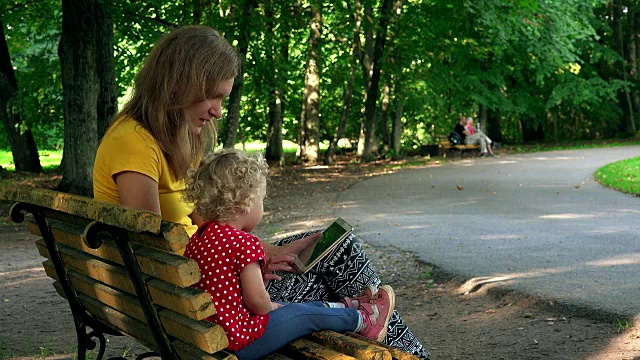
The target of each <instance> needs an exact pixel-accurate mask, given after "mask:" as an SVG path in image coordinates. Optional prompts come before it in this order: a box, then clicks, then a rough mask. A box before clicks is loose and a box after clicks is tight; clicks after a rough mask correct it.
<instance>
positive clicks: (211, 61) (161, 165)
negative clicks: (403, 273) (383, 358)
mask: <svg viewBox="0 0 640 360" xmlns="http://www.w3.org/2000/svg"><path fill="white" fill-rule="evenodd" d="M239 64H240V60H239V57H238V54H237V53H236V51H235V50H234V49H233V48H232V47H231V46H230V45H229V43H228V42H227V41H226V40H225V39H224V38H222V37H221V36H220V34H218V32H217V31H215V30H213V29H211V28H208V27H204V26H189V27H184V28H180V29H176V30H174V31H172V32H171V33H169V34H167V35H165V36H164V37H162V38H161V39H160V40H159V41H158V43H156V45H155V46H154V47H153V49H152V51H151V53H150V54H149V56H148V57H147V59H146V60H145V62H144V64H143V66H142V68H141V70H140V72H139V73H138V75H137V76H136V80H135V84H134V89H133V96H132V98H131V100H129V102H128V103H127V104H126V105H125V107H124V108H123V109H122V111H121V112H120V113H119V114H118V115H117V116H116V118H115V119H114V121H113V123H112V124H111V126H110V128H109V129H108V131H107V132H106V134H105V136H104V137H103V139H102V142H101V143H100V147H99V148H98V153H97V155H96V160H95V164H94V169H93V184H94V196H95V198H96V199H98V200H103V201H108V202H111V203H120V204H122V205H125V206H130V207H134V208H138V209H144V210H149V211H153V212H156V213H158V214H161V215H162V218H163V219H165V220H168V221H172V222H177V223H181V224H183V225H184V226H185V229H186V231H187V234H188V235H189V236H191V235H192V234H193V233H194V232H195V231H196V230H197V228H198V225H199V224H201V223H202V219H201V218H200V217H199V216H197V214H194V213H193V210H192V207H191V206H190V205H189V204H187V203H186V202H185V201H184V200H183V198H182V196H183V192H184V189H185V184H184V178H185V176H186V174H187V170H188V169H189V168H190V167H191V166H193V165H194V164H197V163H198V161H199V160H200V158H201V157H202V154H203V152H204V150H205V149H207V148H209V146H211V145H213V144H215V142H216V131H217V124H216V121H217V119H220V118H221V117H222V102H223V101H224V99H225V98H226V97H227V96H229V94H230V93H231V89H232V87H233V80H234V78H235V77H236V75H237V74H238V71H239ZM310 234H311V233H307V234H301V235H298V236H295V237H293V238H289V239H285V240H282V241H281V242H280V243H279V244H278V245H277V246H276V245H272V244H270V243H267V242H265V243H264V244H263V245H264V248H265V258H266V265H265V267H264V268H263V273H264V279H265V280H275V281H270V283H269V288H268V290H269V293H270V295H271V297H272V299H273V301H280V302H303V301H304V302H309V301H337V300H339V299H341V298H343V297H354V296H355V295H356V294H360V293H361V292H362V291H363V290H364V289H365V288H366V287H367V286H368V285H375V286H376V287H378V286H379V285H380V279H379V277H378V275H377V274H376V273H375V271H374V270H373V268H372V267H371V264H370V262H369V260H368V259H367V257H366V255H365V254H364V252H363V251H362V248H361V246H360V244H359V243H358V242H357V240H356V239H355V238H354V237H353V236H350V238H349V239H348V241H345V242H344V245H343V246H342V247H339V248H338V249H336V250H334V252H333V253H332V254H331V255H329V256H328V257H327V258H326V260H325V262H324V263H320V264H319V265H317V270H315V271H310V272H308V273H306V274H303V275H299V274H294V270H293V268H292V267H291V263H292V262H293V260H294V258H295V256H296V255H297V254H299V253H300V252H301V251H302V249H304V248H305V247H306V246H307V245H308V244H309V242H310V241H313V237H310V236H307V235H310ZM274 271H276V272H277V273H274ZM385 342H386V343H387V344H389V345H391V346H395V347H398V348H400V349H402V350H405V351H407V352H409V353H412V354H415V355H417V356H419V357H421V358H425V359H426V358H428V357H429V353H428V352H427V350H426V349H424V348H423V346H422V345H421V344H420V342H419V341H418V340H417V339H416V338H415V336H413V334H412V333H411V331H409V329H407V327H406V326H405V324H404V322H403V321H402V319H401V318H400V317H399V316H398V313H397V312H395V311H394V314H393V316H392V318H391V321H390V323H389V330H388V335H387V337H386V339H385Z"/></svg>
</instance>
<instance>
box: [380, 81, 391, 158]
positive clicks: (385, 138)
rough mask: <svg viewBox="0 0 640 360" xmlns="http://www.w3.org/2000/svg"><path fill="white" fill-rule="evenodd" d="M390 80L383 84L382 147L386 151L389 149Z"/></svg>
mask: <svg viewBox="0 0 640 360" xmlns="http://www.w3.org/2000/svg"><path fill="white" fill-rule="evenodd" d="M390 92H391V90H390V89H389V82H388V81H386V82H385V83H384V84H382V102H381V104H380V130H381V132H382V147H383V149H384V152H387V150H389V101H390V100H389V96H390V95H389V94H390Z"/></svg>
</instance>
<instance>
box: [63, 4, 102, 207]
mask: <svg viewBox="0 0 640 360" xmlns="http://www.w3.org/2000/svg"><path fill="white" fill-rule="evenodd" d="M96 2H97V1H94V0H92V1H73V0H63V1H62V37H61V39H60V46H59V48H58V55H59V56H60V64H61V66H62V90H63V94H64V118H65V126H64V144H65V146H64V150H63V153H62V154H63V158H64V164H65V165H64V169H63V175H62V181H61V182H60V185H59V186H58V188H59V190H61V191H67V192H70V193H74V194H81V195H87V196H90V195H92V193H93V185H92V170H93V160H94V158H95V154H96V150H97V147H98V126H97V124H98V112H97V106H96V105H97V102H98V93H99V88H100V86H99V85H100V83H99V78H98V74H97V66H96V54H97V44H96V40H98V39H97V31H98V30H97V25H96V24H97V22H99V21H102V19H98V18H96V16H95V15H96Z"/></svg>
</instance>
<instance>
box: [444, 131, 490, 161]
mask: <svg viewBox="0 0 640 360" xmlns="http://www.w3.org/2000/svg"><path fill="white" fill-rule="evenodd" d="M438 145H439V146H440V148H441V149H442V157H447V151H449V150H451V149H453V150H457V151H459V152H460V157H462V156H463V155H464V152H465V151H470V150H475V151H476V152H480V145H478V144H468V145H467V144H460V145H451V142H450V141H449V138H448V137H447V135H438ZM476 155H477V154H476Z"/></svg>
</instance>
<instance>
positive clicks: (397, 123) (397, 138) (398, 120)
mask: <svg viewBox="0 0 640 360" xmlns="http://www.w3.org/2000/svg"><path fill="white" fill-rule="evenodd" d="M403 110H404V99H401V98H400V96H397V95H396V99H395V113H394V115H393V126H392V128H391V148H392V149H393V156H394V157H395V158H398V157H399V156H400V148H401V139H402V112H403Z"/></svg>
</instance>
